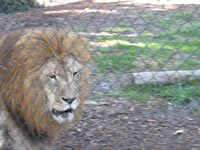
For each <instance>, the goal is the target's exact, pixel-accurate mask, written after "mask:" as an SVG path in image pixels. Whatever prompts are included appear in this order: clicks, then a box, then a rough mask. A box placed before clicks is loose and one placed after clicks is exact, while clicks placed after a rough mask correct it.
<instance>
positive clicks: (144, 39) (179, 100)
mask: <svg viewBox="0 0 200 150" xmlns="http://www.w3.org/2000/svg"><path fill="white" fill-rule="evenodd" d="M191 14H192V12H191V11H187V12H184V13H176V14H175V15H173V16H171V17H169V18H167V17H166V18H162V19H159V20H156V21H155V22H154V25H155V27H157V28H158V29H161V30H162V31H163V32H159V33H151V32H147V31H144V32H143V33H140V34H139V35H138V36H136V37H129V36H127V35H128V34H131V33H134V30H133V28H132V26H131V24H127V23H120V24H119V26H118V27H109V28H105V29H103V30H102V31H103V32H108V33H110V36H102V37H100V38H98V39H97V40H96V42H97V43H98V42H100V43H102V42H103V43H105V44H107V45H108V46H107V47H105V48H103V47H102V48H99V49H98V52H99V53H100V54H99V55H97V56H95V57H94V60H95V61H96V62H97V64H98V70H97V73H99V74H104V73H126V72H137V71H142V68H141V63H143V62H144V60H145V61H147V62H148V63H146V66H148V70H163V69H168V70H174V69H177V68H178V69H179V70H192V69H199V68H200V60H199V57H200V39H199V37H200V21H193V17H191ZM143 17H144V18H147V19H148V18H150V19H151V18H152V16H151V15H149V16H143ZM149 31H150V30H149ZM176 53H178V54H183V55H184V56H182V57H180V56H179V57H175V56H174V55H175V54H176ZM191 55H192V56H194V57H191ZM138 58H140V59H138ZM169 62H170V63H169ZM155 64H156V65H155ZM158 67H161V68H158ZM199 84H200V83H199V81H197V82H189V83H187V84H186V83H185V84H183V83H175V84H171V85H146V86H140V87H135V86H129V87H126V88H119V89H118V90H117V92H116V93H110V94H109V95H110V96H111V95H114V96H116V95H117V96H121V97H123V98H126V99H134V100H136V101H138V102H141V103H145V102H147V101H149V100H151V99H155V97H159V98H162V99H164V100H166V101H167V102H168V104H172V105H173V104H185V103H188V102H190V101H192V100H193V99H199V97H200V88H199Z"/></svg>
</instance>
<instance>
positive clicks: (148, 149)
mask: <svg viewBox="0 0 200 150" xmlns="http://www.w3.org/2000/svg"><path fill="white" fill-rule="evenodd" d="M191 7H193V6H192V5H167V6H163V5H153V4H152V5H151V4H149V5H147V4H146V5H144V4H134V3H130V1H121V2H120V1H118V2H117V0H115V2H110V3H95V2H92V0H90V1H89V0H88V1H82V2H74V3H68V4H65V5H60V6H55V7H48V8H41V9H37V10H32V11H29V12H23V13H13V14H8V15H5V14H1V15H0V33H1V32H6V31H8V30H11V29H15V28H21V27H33V26H34V27H36V26H45V27H66V28H68V27H70V28H72V29H78V28H83V27H85V28H87V31H86V33H84V34H87V36H88V37H89V38H90V39H91V40H93V39H95V38H97V37H98V34H95V33H97V32H99V31H101V29H103V28H106V27H111V26H112V27H114V26H117V25H118V24H119V23H122V22H123V23H130V24H132V25H133V26H134V27H135V30H136V31H137V32H140V31H143V30H147V31H148V30H150V31H151V32H158V29H156V28H154V27H152V26H151V18H148V16H147V15H149V14H152V15H154V17H157V19H159V18H160V17H161V16H170V15H171V14H172V13H171V10H175V9H178V10H179V11H187V10H189V9H190V8H191ZM198 14H199V12H196V15H198ZM145 15H146V17H145ZM138 16H143V17H138ZM104 77H106V75H104ZM92 80H93V87H92V90H91V95H92V94H93V93H94V92H95V91H96V90H101V89H100V88H99V86H98V85H100V84H97V80H98V76H96V75H94V74H93V73H92ZM101 91H102V92H104V91H103V89H102V90H101ZM155 101H156V100H155ZM189 110H190V109H189V107H187V106H185V107H182V108H175V107H174V108H171V107H168V106H166V105H165V104H163V106H162V108H161V107H160V106H158V105H156V104H155V105H145V104H138V103H136V102H134V100H133V101H126V100H120V99H114V98H112V97H108V96H104V97H103V98H96V99H92V100H91V99H89V100H88V101H87V105H86V108H85V111H84V114H83V116H82V117H81V118H80V119H79V121H78V122H77V123H76V124H75V125H73V126H72V128H71V129H69V130H68V131H67V132H65V133H63V135H62V136H61V137H60V139H59V141H58V144H57V145H56V147H55V149H61V150H64V149H66V150H68V149H69V150H70V149H73V150H102V149H105V150H199V149H200V118H199V117H195V118H194V117H192V114H191V112H190V111H189Z"/></svg>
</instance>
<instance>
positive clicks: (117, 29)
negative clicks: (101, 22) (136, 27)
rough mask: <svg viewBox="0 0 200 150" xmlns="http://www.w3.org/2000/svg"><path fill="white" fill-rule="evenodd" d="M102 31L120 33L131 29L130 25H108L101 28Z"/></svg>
mask: <svg viewBox="0 0 200 150" xmlns="http://www.w3.org/2000/svg"><path fill="white" fill-rule="evenodd" d="M103 31H104V32H116V33H122V32H131V31H133V29H132V28H131V27H126V26H123V27H109V28H106V29H104V30H103Z"/></svg>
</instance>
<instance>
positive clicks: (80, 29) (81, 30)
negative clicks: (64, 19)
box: [74, 27, 88, 32]
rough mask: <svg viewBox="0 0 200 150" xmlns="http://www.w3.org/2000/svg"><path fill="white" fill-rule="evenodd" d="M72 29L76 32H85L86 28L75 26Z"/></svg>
mask: <svg viewBox="0 0 200 150" xmlns="http://www.w3.org/2000/svg"><path fill="white" fill-rule="evenodd" d="M74 31H76V32H87V31H88V30H87V28H86V27H77V28H75V29H74Z"/></svg>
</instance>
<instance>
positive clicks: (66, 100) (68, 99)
mask: <svg viewBox="0 0 200 150" xmlns="http://www.w3.org/2000/svg"><path fill="white" fill-rule="evenodd" d="M75 99H76V97H73V98H64V97H62V100H64V101H65V102H68V103H69V104H71V103H72V102H73V101H74V100H75Z"/></svg>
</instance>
